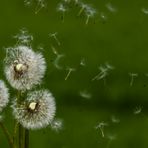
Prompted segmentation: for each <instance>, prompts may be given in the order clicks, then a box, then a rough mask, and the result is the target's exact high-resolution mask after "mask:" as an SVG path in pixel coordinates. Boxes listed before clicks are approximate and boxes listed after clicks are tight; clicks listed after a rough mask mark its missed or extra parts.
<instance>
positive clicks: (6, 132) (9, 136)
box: [0, 122, 13, 148]
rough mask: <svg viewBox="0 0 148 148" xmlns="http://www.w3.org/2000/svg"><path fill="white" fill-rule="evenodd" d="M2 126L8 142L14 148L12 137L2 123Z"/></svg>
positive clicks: (0, 123)
mask: <svg viewBox="0 0 148 148" xmlns="http://www.w3.org/2000/svg"><path fill="white" fill-rule="evenodd" d="M0 126H1V128H2V130H3V132H4V134H5V136H6V138H7V140H8V143H9V146H10V148H13V140H12V138H11V135H10V133H9V131H8V129H7V128H6V127H5V125H4V124H3V123H2V122H0Z"/></svg>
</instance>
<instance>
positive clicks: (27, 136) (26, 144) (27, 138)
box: [25, 129, 29, 148]
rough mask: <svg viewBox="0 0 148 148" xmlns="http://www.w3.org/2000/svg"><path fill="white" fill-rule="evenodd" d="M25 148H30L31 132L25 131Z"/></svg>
mask: <svg viewBox="0 0 148 148" xmlns="http://www.w3.org/2000/svg"><path fill="white" fill-rule="evenodd" d="M25 148H29V130H27V129H26V130H25Z"/></svg>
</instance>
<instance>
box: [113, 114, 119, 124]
mask: <svg viewBox="0 0 148 148" xmlns="http://www.w3.org/2000/svg"><path fill="white" fill-rule="evenodd" d="M111 121H112V122H113V123H120V119H118V118H117V117H116V116H114V115H113V116H111Z"/></svg>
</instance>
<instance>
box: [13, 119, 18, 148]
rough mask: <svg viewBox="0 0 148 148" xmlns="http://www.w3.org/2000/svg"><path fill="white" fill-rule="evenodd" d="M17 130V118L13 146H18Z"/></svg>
mask: <svg viewBox="0 0 148 148" xmlns="http://www.w3.org/2000/svg"><path fill="white" fill-rule="evenodd" d="M17 130H18V123H17V121H16V120H15V123H14V131H13V147H14V148H16V143H17Z"/></svg>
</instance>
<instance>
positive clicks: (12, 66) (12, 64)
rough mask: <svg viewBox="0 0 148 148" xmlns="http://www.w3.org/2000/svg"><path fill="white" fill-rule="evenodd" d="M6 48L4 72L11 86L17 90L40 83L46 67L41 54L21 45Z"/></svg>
mask: <svg viewBox="0 0 148 148" xmlns="http://www.w3.org/2000/svg"><path fill="white" fill-rule="evenodd" d="M7 50H9V51H7V57H6V58H5V63H6V66H5V74H6V78H7V80H8V82H9V83H10V84H11V86H12V87H14V88H16V89H18V90H26V89H27V90H29V89H31V88H32V87H33V86H35V85H37V84H40V82H41V79H42V78H43V75H44V73H45V69H46V65H45V59H44V58H43V56H42V54H40V53H35V52H33V51H32V49H31V48H30V47H28V46H21V45H20V46H16V47H14V48H9V49H7Z"/></svg>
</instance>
